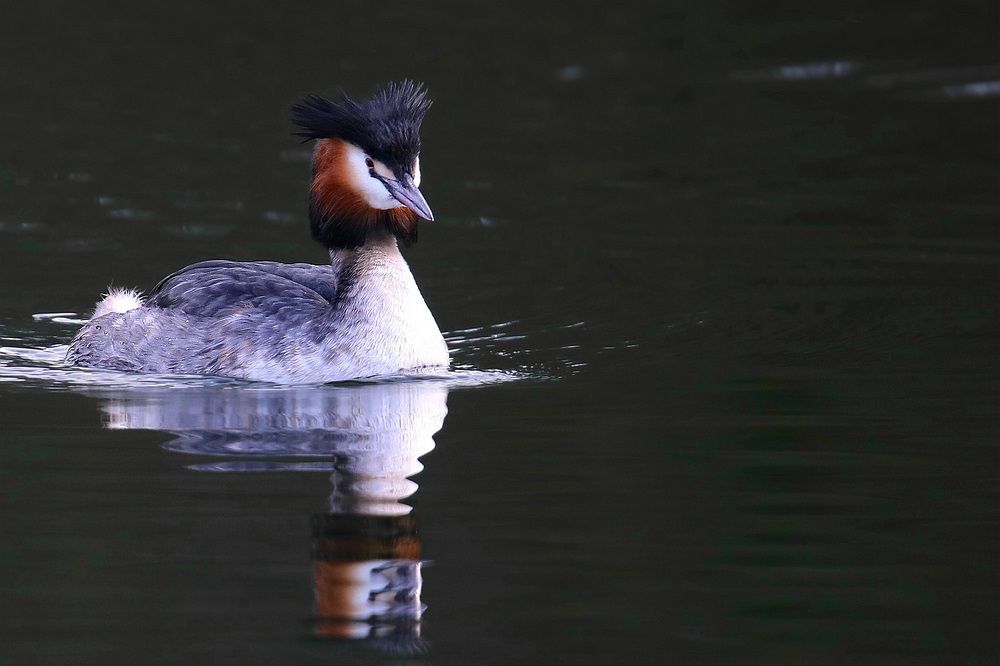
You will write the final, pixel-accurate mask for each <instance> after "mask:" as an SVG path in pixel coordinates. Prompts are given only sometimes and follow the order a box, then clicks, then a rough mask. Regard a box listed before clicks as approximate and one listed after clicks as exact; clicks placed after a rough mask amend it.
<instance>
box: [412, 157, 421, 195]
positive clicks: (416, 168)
mask: <svg viewBox="0 0 1000 666" xmlns="http://www.w3.org/2000/svg"><path fill="white" fill-rule="evenodd" d="M413 186H414V187H420V155H417V158H416V159H415V160H413Z"/></svg>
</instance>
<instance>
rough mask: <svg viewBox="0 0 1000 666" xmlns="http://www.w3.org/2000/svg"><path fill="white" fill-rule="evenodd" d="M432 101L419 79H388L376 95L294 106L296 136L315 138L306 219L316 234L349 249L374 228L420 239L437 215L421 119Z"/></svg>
mask: <svg viewBox="0 0 1000 666" xmlns="http://www.w3.org/2000/svg"><path fill="white" fill-rule="evenodd" d="M430 106H431V101H430V100H429V99H427V94H426V91H425V90H424V87H423V85H422V84H419V83H414V82H412V81H403V82H401V83H390V84H388V85H387V86H385V87H384V88H382V89H381V90H379V91H378V92H377V93H375V95H374V96H373V97H371V98H370V99H367V100H365V101H363V102H355V101H354V100H352V99H351V98H349V97H348V96H347V95H346V94H343V93H342V94H341V101H340V103H339V104H338V103H334V102H331V101H330V100H328V99H326V98H323V97H319V96H317V95H309V96H307V97H306V98H305V99H303V100H302V101H301V102H299V103H298V104H296V105H295V106H293V107H292V122H293V123H295V124H296V125H298V127H299V128H300V131H298V132H295V134H296V135H297V136H301V137H305V138H306V139H307V140H308V139H316V147H315V149H314V152H313V168H312V171H313V182H312V188H311V191H310V196H309V219H310V224H311V227H312V234H313V238H315V239H316V240H317V241H319V242H320V243H322V244H323V245H325V246H327V247H329V248H347V249H352V248H356V247H360V246H361V245H364V243H365V241H366V239H367V238H369V237H370V236H371V235H372V234H376V233H385V232H389V233H391V234H393V235H394V236H396V237H397V238H399V239H401V240H402V241H403V242H404V243H407V244H409V243H412V242H415V241H416V239H417V220H418V218H421V217H422V218H424V219H425V220H433V219H434V216H433V214H432V213H431V209H430V206H428V205H427V201H426V200H425V199H424V196H423V195H422V194H421V193H420V190H419V189H418V188H419V186H420V123H421V121H423V119H424V114H426V113H427V110H428V109H429V108H430Z"/></svg>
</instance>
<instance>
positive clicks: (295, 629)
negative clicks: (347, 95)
mask: <svg viewBox="0 0 1000 666" xmlns="http://www.w3.org/2000/svg"><path fill="white" fill-rule="evenodd" d="M884 4H885V6H880V5H872V4H871V3H860V2H857V3H842V4H838V5H824V6H817V7H813V8H811V9H806V8H805V7H808V6H809V5H808V4H807V5H802V4H801V3H781V2H773V3H766V2H759V3H742V2H741V3H736V2H732V3H721V4H717V5H713V6H711V7H706V6H705V5H704V4H703V3H688V4H681V3H675V4H667V5H664V4H659V5H655V6H654V5H652V4H650V5H649V6H646V5H644V4H639V3H634V4H628V3H625V4H622V3H615V4H613V5H612V4H607V3H579V4H577V5H573V6H569V5H567V6H565V7H563V8H562V9H556V8H555V5H551V6H550V5H545V4H542V3H488V4H477V5H475V6H473V5H470V4H467V3H418V4H414V3H394V2H380V3H369V4H367V5H365V6H361V5H357V4H355V5H344V6H337V5H334V4H332V3H292V4H288V3H284V4H274V5H273V6H272V7H267V8H257V7H254V8H251V7H250V6H247V5H245V4H238V3H213V4H212V5H211V6H204V5H202V3H185V2H174V3H158V4H149V5H148V6H145V7H138V6H137V5H136V4H134V3H106V4H104V5H103V6H95V5H92V4H91V5H79V4H73V3H62V2H41V3H34V4H32V5H30V6H29V5H24V6H22V7H20V8H7V9H6V10H5V11H4V17H3V20H2V21H0V99H2V102H3V103H2V104H0V286H2V288H0V336H2V338H3V339H2V340H0V343H2V345H4V346H5V350H4V351H3V353H2V355H0V380H3V381H0V427H2V431H0V486H2V490H3V492H2V493H0V571H2V575H0V664H79V663H100V662H101V661H102V660H103V661H106V662H109V663H142V664H208V663H214V664H228V663H243V664H250V663H254V664H256V663H261V664H264V663H267V664H271V663H289V664H321V663H323V664H326V663H337V664H353V663H382V664H389V663H393V664H396V663H411V661H412V662H413V663H434V664H591V663H593V664H597V663H607V664H633V663H634V664H665V663H678V664H695V663H707V664H807V663H808V664H858V663H863V664H868V663H870V664H989V663H996V662H997V660H998V649H997V647H998V646H997V638H996V636H997V631H998V625H1000V622H998V608H997V599H998V575H997V569H998V567H997V562H998V529H997V527H998V497H997V487H998V486H997V481H998V479H997V476H998V475H997V471H998V462H1000V460H998V458H1000V456H998V450H997V443H998V439H997V435H998V410H1000V408H998V405H1000V401H998V392H1000V391H998V386H1000V381H998V380H1000V377H998V374H1000V373H998V317H997V304H998V302H1000V299H998V295H1000V294H998V284H1000V280H998V277H1000V276H998V262H1000V252H998V249H1000V242H998V234H997V231H998V138H1000V137H998V131H997V117H998V103H997V100H998V96H997V90H998V87H1000V84H998V83H997V81H998V80H1000V67H998V66H997V60H998V58H997V53H998V51H997V35H996V31H995V27H996V25H997V20H998V19H997V8H996V5H995V4H994V3H985V2H983V3H965V4H962V5H961V6H958V5H956V6H951V5H943V4H941V3H930V2H918V3H907V5H906V7H905V8H895V6H890V5H889V4H888V3H884ZM402 77H412V78H415V79H418V80H422V81H425V82H426V83H427V84H428V86H429V88H430V90H431V92H432V94H433V96H434V98H435V100H436V103H435V107H434V109H433V110H432V111H431V113H430V115H429V116H428V118H427V121H426V123H425V126H424V127H425V128H424V154H423V155H422V165H423V171H424V183H425V184H424V187H423V189H424V192H425V194H426V195H427V198H428V200H429V201H430V203H431V205H432V206H433V208H434V211H435V213H436V214H437V215H438V220H437V221H436V222H435V223H433V224H426V225H424V226H423V227H421V238H420V243H419V244H418V245H416V246H414V247H412V248H410V249H409V250H408V251H407V252H406V256H407V259H408V260H409V261H410V262H411V265H412V267H413V269H414V272H415V274H416V276H417V280H418V282H419V284H420V285H421V288H422V290H423V292H424V294H425V295H426V298H427V300H428V303H429V304H430V306H431V309H432V310H433V311H434V313H435V315H436V316H437V319H438V322H439V323H440V324H441V326H442V328H443V329H445V330H447V331H449V332H450V333H449V338H450V339H451V344H452V347H453V356H454V359H455V362H456V364H457V365H458V366H459V367H460V368H464V369H471V370H480V371H500V372H501V373H506V374H499V375H495V374H494V375H488V376H487V378H494V379H495V378H497V377H500V378H510V377H511V376H515V377H517V378H518V379H517V381H506V382H500V383H492V384H485V385H475V384H476V380H477V379H481V378H482V377H481V376H476V375H473V374H471V373H466V374H462V375H458V376H456V377H454V378H452V379H450V380H448V381H444V382H442V381H423V382H402V383H390V384H379V385H349V386H333V387H322V388H312V389H307V388H306V389H303V388H299V389H280V388H275V387H266V386H254V385H249V384H239V383H234V382H213V381H194V380H179V379H170V378H126V377H120V376H119V377H115V376H110V375H103V374H100V373H78V372H72V371H70V370H68V369H66V368H62V367H59V366H58V364H54V363H53V361H52V359H53V358H55V357H57V356H58V347H56V348H55V349H53V346H55V345H60V344H65V343H66V342H67V341H68V340H69V338H70V337H71V335H72V333H73V331H74V330H75V327H74V326H73V325H71V324H66V323H59V322H58V321H52V320H51V319H45V318H33V317H32V315H33V314H38V313H58V312H70V313H85V312H86V311H87V310H88V309H89V308H90V307H92V305H93V302H94V301H95V300H96V298H97V296H98V295H99V294H100V293H101V292H102V291H104V290H106V288H107V285H108V284H109V283H113V284H115V285H122V286H133V285H134V286H138V287H140V288H145V289H149V288H150V287H152V286H153V285H154V284H155V283H156V282H157V281H158V280H159V279H160V278H161V277H163V276H164V275H166V274H167V273H169V272H171V271H173V270H175V269H177V268H179V267H181V266H183V265H186V264H188V263H192V262H194V261H198V260H202V259H208V258H230V259H241V260H255V259H272V260H280V261H312V262H321V261H323V259H324V255H323V251H322V249H321V248H319V247H318V246H315V245H314V244H312V242H311V241H310V239H309V237H308V230H307V225H306V223H305V221H306V198H305V191H306V182H307V173H308V163H307V161H306V159H307V157H306V153H304V151H305V150H307V147H304V146H301V145H299V144H297V143H296V142H295V141H294V140H292V139H291V138H290V137H289V136H288V134H289V129H290V128H289V126H288V124H287V115H288V112H287V108H288V105H289V104H290V103H292V102H294V101H295V100H296V99H297V98H298V97H299V96H300V95H302V94H303V93H305V92H324V91H325V92H330V91H332V90H333V89H334V87H335V86H338V85H340V86H344V87H345V88H347V89H348V90H349V91H351V92H353V93H356V94H364V93H366V92H367V91H369V90H370V89H371V87H372V86H373V85H374V84H376V83H378V82H382V81H386V80H389V79H399V78H402ZM445 409H446V410H447V413H445ZM438 430H440V432H437V434H435V432H436V431H438ZM418 458H419V461H418ZM421 466H423V470H422V471H420V470H421ZM417 472H419V473H417ZM408 476H409V477H412V479H411V480H410V481H407V480H406V479H407V477H408ZM418 484H419V489H417V485H418ZM409 507H412V511H411V510H410V509H409ZM427 561H431V562H432V565H428V564H426V562H427ZM365 562H368V563H369V564H364V563H365ZM366 567H367V568H366ZM421 580H422V589H421V588H420V582H421ZM418 590H419V595H417V591H418ZM370 592H374V595H373V596H372V597H371V599H369V593H370ZM351 595H355V597H356V599H355V602H352V603H354V606H351V605H350V603H347V601H345V600H348V598H349V597H350V596H351ZM358 595H360V596H358ZM358 599H360V601H359V600H358ZM366 604H367V605H366ZM348 606H350V607H351V608H355V611H352V612H354V613H355V614H354V616H351V617H348V615H350V613H346V614H345V613H340V615H338V614H337V613H335V612H333V611H330V609H332V608H335V607H336V608H342V607H344V608H346V607H348ZM424 607H426V608H424ZM366 608H368V609H369V610H368V611H366V610H364V609H366ZM372 608H374V610H372ZM358 609H360V610H358ZM369 611H371V613H374V619H372V620H371V621H366V620H367V619H369V615H370V613H369ZM365 613H369V615H366V614H365ZM333 616H336V617H333ZM338 636H339V637H340V638H337V637H338ZM344 636H353V637H354V638H353V639H347V638H344ZM407 654H410V655H411V656H409V657H408V656H406V655H407Z"/></svg>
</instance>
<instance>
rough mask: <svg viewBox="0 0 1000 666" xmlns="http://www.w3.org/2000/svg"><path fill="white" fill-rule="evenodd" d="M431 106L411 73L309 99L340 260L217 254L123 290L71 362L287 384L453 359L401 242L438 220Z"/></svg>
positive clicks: (313, 192) (315, 190)
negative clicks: (358, 94) (367, 88)
mask: <svg viewBox="0 0 1000 666" xmlns="http://www.w3.org/2000/svg"><path fill="white" fill-rule="evenodd" d="M430 106H431V100H430V98H429V97H428V94H427V90H426V88H425V87H424V85H423V84H421V83H416V82H413V81H410V80H404V81H401V82H394V83H389V84H386V85H384V86H381V87H380V88H378V89H377V91H376V92H375V94H374V95H372V96H371V97H370V98H367V99H364V100H362V101H355V100H354V99H351V98H350V97H349V96H348V95H347V94H346V93H343V92H341V93H340V100H339V102H334V101H331V100H329V99H327V98H325V97H322V96H318V95H307V96H305V97H304V98H303V99H302V100H301V101H300V102H298V103H297V104H295V105H294V106H293V107H292V109H291V111H292V118H291V120H292V123H293V124H294V125H296V126H297V131H295V132H293V134H295V135H296V136H299V137H301V138H302V139H303V140H304V141H315V143H314V146H313V155H312V169H311V175H312V180H311V185H310V189H309V223H310V229H311V232H312V237H313V239H315V240H316V241H317V242H319V243H320V244H322V245H323V246H324V247H326V248H327V249H328V250H329V255H330V263H329V264H324V265H312V264H305V263H294V264H284V263H278V262H272V261H255V262H235V261H227V260H211V261H203V262H200V263H196V264H192V265H190V266H187V267H186V268H182V269H181V270H179V271H177V272H175V273H173V274H171V275H169V276H168V277H166V278H164V279H163V280H161V281H160V282H159V284H157V285H156V286H155V287H154V288H153V289H152V290H151V291H150V292H149V293H148V294H147V295H145V296H143V295H141V294H140V293H139V292H137V291H132V290H124V289H114V290H110V291H109V293H108V294H106V295H105V298H104V299H103V300H101V301H100V302H99V303H98V304H97V307H96V308H95V310H94V313H93V314H92V316H91V317H90V319H89V320H88V321H87V322H86V323H85V324H84V325H83V326H82V328H81V329H80V330H79V331H78V332H77V333H76V335H75V336H74V338H73V340H72V342H71V343H70V345H69V348H68V350H67V353H66V362H67V363H68V364H70V365H75V366H83V367H89V368H101V369H108V370H120V371H129V372H139V373H161V374H194V375H217V376H223V377H232V378H236V379H244V380H251V381H264V382H272V383H279V384H312V383H326V382H336V381H345V380H355V379H365V378H376V377H381V376H391V375H400V374H407V373H425V372H427V371H428V370H431V371H435V370H447V368H448V366H449V355H448V347H447V344H446V343H445V340H444V337H443V336H442V334H441V331H440V329H439V327H438V324H437V322H436V321H435V319H434V316H433V315H432V314H431V311H430V309H429V308H428V307H427V304H426V302H425V301H424V298H423V296H422V295H421V293H420V290H419V288H418V287H417V284H416V281H415V280H414V277H413V274H412V272H411V271H410V268H409V266H408V265H407V263H406V261H405V260H404V258H403V256H402V254H401V252H400V249H399V244H400V243H402V244H403V245H404V246H409V245H411V244H413V243H415V242H416V240H417V223H418V221H419V220H421V219H424V220H429V221H430V220H433V219H434V215H433V213H432V212H431V209H430V206H429V205H428V203H427V200H426V199H425V198H424V196H423V194H422V193H421V192H420V189H419V186H420V182H421V178H420V126H421V123H422V122H423V119H424V116H425V114H426V113H427V111H428V109H429V108H430Z"/></svg>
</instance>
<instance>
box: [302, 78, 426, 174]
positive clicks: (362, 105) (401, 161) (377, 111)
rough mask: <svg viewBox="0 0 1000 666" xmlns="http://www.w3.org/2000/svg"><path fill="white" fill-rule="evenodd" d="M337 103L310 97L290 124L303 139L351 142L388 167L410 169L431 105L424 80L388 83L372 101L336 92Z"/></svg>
mask: <svg viewBox="0 0 1000 666" xmlns="http://www.w3.org/2000/svg"><path fill="white" fill-rule="evenodd" d="M340 97H341V102H340V104H335V103H334V102H331V101H330V100H328V99H326V98H325V97H320V96H319V95H308V96H306V98H305V99H303V100H302V101H301V102H299V103H298V104H296V105H295V106H293V107H292V122H293V123H295V124H296V125H298V126H299V127H301V128H302V131H300V132H295V133H294V134H295V135H296V136H301V137H305V138H306V139H343V140H344V141H349V142H351V143H353V144H355V145H357V146H360V147H361V149H362V150H364V151H365V152H366V153H368V154H369V155H371V156H372V157H374V158H375V159H378V160H381V161H382V162H385V163H386V165H387V166H391V167H402V168H405V169H409V168H410V166H411V165H412V164H413V161H414V159H416V157H417V155H418V154H419V153H420V123H421V122H422V121H423V119H424V115H425V114H426V113H427V110H428V109H429V108H430V107H431V100H429V99H428V98H427V91H426V90H425V89H424V85H423V84H422V83H414V82H413V81H409V80H406V81H400V82H399V83H389V84H388V85H386V86H385V87H384V88H382V89H380V90H379V91H378V92H377V93H375V95H374V96H373V97H372V98H371V99H367V100H365V101H363V102H355V101H354V100H352V99H351V98H350V97H348V96H347V94H346V93H343V92H341V93H340Z"/></svg>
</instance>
